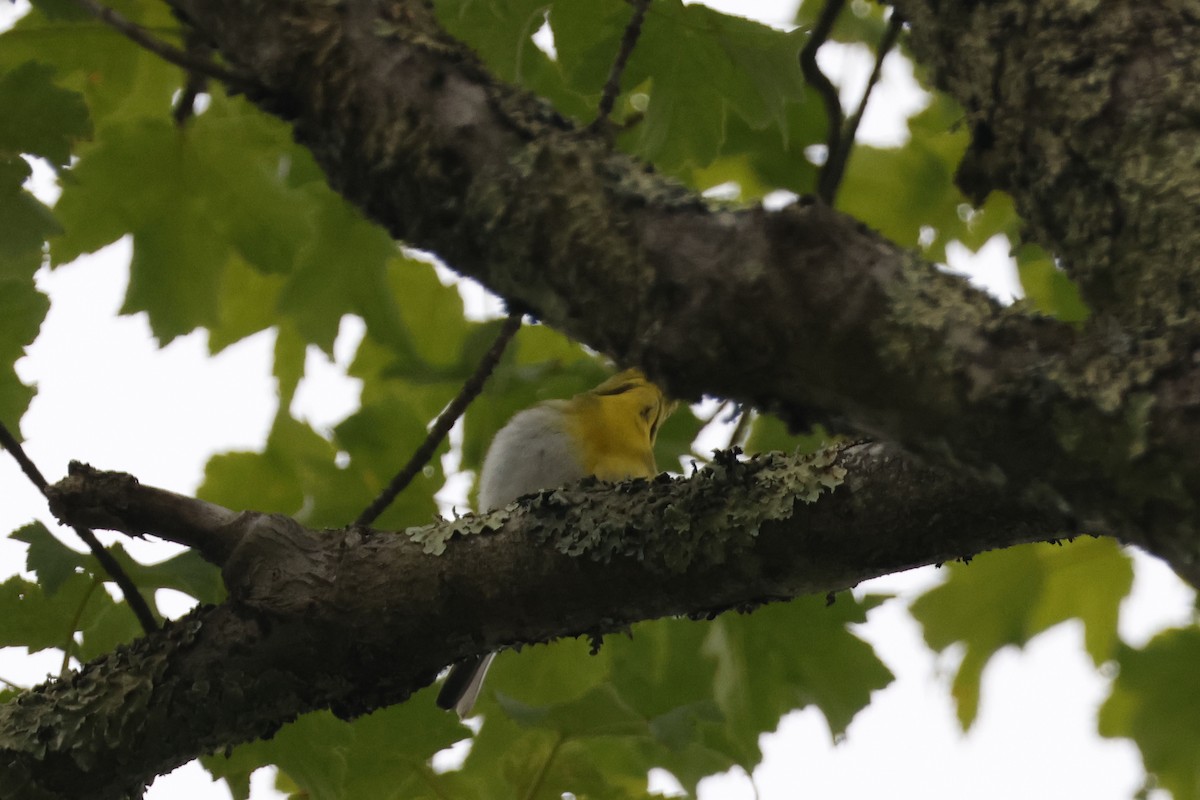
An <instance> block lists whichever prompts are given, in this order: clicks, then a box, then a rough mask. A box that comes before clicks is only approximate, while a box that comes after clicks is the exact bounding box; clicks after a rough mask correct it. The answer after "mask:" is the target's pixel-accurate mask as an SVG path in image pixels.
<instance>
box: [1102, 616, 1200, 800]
mask: <svg viewBox="0 0 1200 800" xmlns="http://www.w3.org/2000/svg"><path fill="white" fill-rule="evenodd" d="M1198 663H1200V629H1197V628H1195V627H1192V628H1183V629H1175V630H1168V631H1163V632H1162V633H1160V634H1158V635H1157V636H1155V637H1154V639H1152V640H1151V641H1150V643H1149V644H1147V645H1146V647H1145V648H1144V649H1142V650H1135V649H1132V648H1122V649H1121V650H1120V652H1119V653H1118V655H1117V664H1118V667H1119V669H1120V671H1119V672H1118V674H1117V678H1116V680H1115V681H1113V686H1112V693H1111V694H1110V695H1109V697H1108V699H1107V700H1106V701H1105V702H1104V705H1103V706H1102V707H1101V709H1100V720H1099V730H1100V735H1101V736H1106V737H1109V738H1117V737H1123V738H1127V739H1132V740H1133V741H1134V742H1135V743H1136V744H1137V746H1138V749H1139V750H1141V752H1142V760H1143V761H1144V762H1145V764H1146V769H1147V771H1149V772H1151V773H1152V774H1153V775H1154V776H1155V778H1156V779H1157V782H1158V785H1159V786H1161V787H1162V788H1164V789H1167V790H1168V791H1170V793H1171V796H1172V797H1174V798H1175V800H1197V798H1200V717H1198V716H1197V715H1196V708H1197V707H1200V673H1197V670H1196V664H1198Z"/></svg>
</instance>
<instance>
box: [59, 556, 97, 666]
mask: <svg viewBox="0 0 1200 800" xmlns="http://www.w3.org/2000/svg"><path fill="white" fill-rule="evenodd" d="M99 585H100V579H99V578H93V579H92V585H91V586H89V587H88V590H87V591H86V592H84V593H83V598H82V599H81V600H80V601H79V606H78V607H77V608H76V609H75V615H74V616H73V617H71V626H70V628H68V629H67V641H66V642H65V643H64V644H63V649H62V650H63V660H62V667H60V668H59V670H58V674H60V675H66V674H67V669H69V668H70V666H71V652H72V651H73V650H74V649H75V631H77V630H79V620H81V619H83V610H84V609H85V608H87V604H88V601H89V600H91V599H92V594H93V593H94V592H95V591H96V587H97V586H99Z"/></svg>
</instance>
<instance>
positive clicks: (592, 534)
mask: <svg viewBox="0 0 1200 800" xmlns="http://www.w3.org/2000/svg"><path fill="white" fill-rule="evenodd" d="M843 470H844V471H845V478H844V483H843V485H840V486H837V487H836V488H835V489H834V490H833V492H832V494H829V493H826V492H825V487H826V486H827V485H828V484H833V483H836V482H837V481H838V480H839V476H840V475H841V474H842V472H843ZM54 494H55V496H56V503H55V507H56V509H57V511H58V513H60V514H62V516H63V517H64V518H65V519H67V520H71V521H80V520H83V519H94V518H95V515H99V516H100V517H101V518H103V519H105V520H107V522H108V524H110V525H112V526H113V527H117V528H120V529H123V530H126V531H128V532H129V533H133V534H137V533H142V532H144V529H145V527H146V524H147V519H148V518H147V516H146V515H145V514H144V513H143V512H142V511H140V510H138V507H139V506H142V505H149V506H154V507H156V508H157V514H158V516H157V518H156V519H157V523H158V524H162V526H163V528H164V535H167V536H168V537H173V538H174V540H176V541H181V542H184V543H192V544H194V543H197V542H202V541H205V540H219V541H222V542H225V541H236V545H234V547H233V549H232V550H230V551H228V552H227V554H226V557H225V559H224V563H223V574H224V576H225V580H226V584H227V586H228V587H229V590H230V596H231V599H230V601H229V602H228V603H227V604H225V605H223V606H220V607H217V608H205V609H201V610H198V611H196V612H194V613H192V614H191V615H189V616H188V617H186V618H184V619H182V620H180V621H178V622H174V623H169V624H168V625H167V626H166V628H165V629H164V630H163V631H162V632H159V633H156V634H154V635H152V636H149V637H147V638H145V639H142V640H139V641H138V642H136V643H134V645H133V646H131V647H129V648H125V649H121V650H118V651H116V652H115V653H113V654H110V655H108V656H105V657H103V658H101V659H98V660H97V661H94V662H92V663H90V664H88V665H87V666H85V667H84V668H83V669H82V670H81V671H80V672H79V673H77V674H75V675H72V676H70V677H68V678H66V679H64V680H61V681H52V682H51V683H49V684H46V685H45V686H42V687H38V688H37V689H34V690H31V691H29V692H26V693H25V694H24V695H22V696H21V697H20V698H19V699H18V700H16V701H15V702H11V703H8V704H6V705H4V706H0V786H14V785H16V786H21V785H26V786H31V787H37V788H39V789H44V790H47V791H51V792H54V793H56V794H55V796H59V797H86V798H88V799H89V800H103V798H109V797H117V796H120V794H121V793H122V792H125V791H128V790H129V789H130V788H132V787H136V786H137V785H139V784H140V783H141V782H144V781H146V780H148V779H149V778H150V777H151V776H152V775H154V774H157V773H161V772H165V771H166V770H168V769H170V768H171V767H173V766H175V765H177V764H181V763H184V762H185V761H187V760H188V759H190V758H192V757H194V756H196V755H197V754H200V753H203V752H207V751H209V750H211V749H213V748H219V747H225V746H229V745H232V744H236V743H238V742H242V741H247V740H250V739H254V738H258V737H260V736H262V735H264V733H269V732H271V731H273V730H274V729H275V728H276V727H277V726H278V725H280V724H282V723H283V722H286V721H288V720H290V719H292V718H293V717H294V716H295V715H296V714H297V713H302V712H304V711H308V710H312V709H316V708H332V709H333V710H334V711H335V712H336V713H338V714H339V715H342V716H346V717H351V716H356V715H358V714H361V713H365V712H367V711H369V710H372V709H374V708H377V707H380V706H382V705H386V704H390V703H395V702H399V701H401V700H403V699H405V698H407V697H408V696H409V695H411V694H412V693H413V692H414V691H416V690H417V689H419V688H421V687H423V686H425V685H427V684H429V683H430V682H432V681H433V680H434V678H435V677H436V675H437V674H438V672H439V670H440V669H441V668H442V667H443V666H444V665H445V664H448V663H450V662H452V661H455V660H457V659H459V658H462V657H464V656H467V655H471V654H476V653H481V652H486V651H490V650H493V649H495V648H497V647H499V646H504V645H508V644H512V643H515V642H537V641H545V640H548V639H551V638H555V637H560V636H572V635H579V634H582V633H584V632H607V631H614V630H620V629H622V628H623V627H625V626H627V625H628V624H630V623H632V622H635V621H637V620H642V619H651V618H656V617H661V616H668V615H679V614H693V615H696V614H700V615H707V614H711V613H717V612H720V611H722V610H724V609H727V608H739V609H744V608H746V607H748V606H752V605H755V604H759V603H763V602H768V601H772V600H782V599H787V598H790V597H794V596H796V595H799V594H825V593H827V592H830V591H834V590H839V589H844V588H846V587H848V586H853V585H854V584H856V583H858V582H859V581H862V580H865V579H867V578H870V577H873V576H876V575H881V574H885V573H891V572H895V571H898V570H902V569H907V568H909V567H913V566H918V565H921V564H928V563H938V562H942V561H946V560H950V559H954V558H958V557H963V556H969V555H973V554H975V553H978V552H980V551H982V550H987V549H991V548H995V547H1004V546H1010V545H1013V544H1017V543H1021V542H1030V541H1038V540H1042V539H1046V538H1048V533H1050V532H1054V531H1059V532H1066V531H1069V530H1071V529H1072V528H1071V527H1070V526H1071V524H1072V523H1071V520H1070V519H1069V517H1068V516H1067V515H1065V514H1063V513H1062V512H1061V511H1058V510H1056V509H1054V508H1050V507H1042V506H1038V505H1023V504H1021V503H1015V502H1013V499H1012V497H1011V495H1010V494H1009V492H1008V491H1007V490H1006V489H1005V488H1004V487H1002V486H997V485H994V484H991V483H987V482H979V481H976V480H973V479H970V478H969V477H967V476H965V475H964V474H963V473H961V472H958V473H955V472H945V471H939V470H935V469H931V468H929V467H926V466H923V465H921V464H919V463H917V462H915V461H914V460H912V459H911V458H909V457H907V456H905V455H904V454H902V453H900V452H898V451H897V450H895V449H894V448H890V447H886V446H883V445H858V446H852V447H848V448H844V449H842V450H839V451H836V453H834V452H822V453H818V454H816V455H814V456H808V457H792V458H786V457H783V456H781V455H779V454H773V455H770V456H766V457H761V458H756V459H753V460H751V461H749V462H745V463H741V462H738V461H736V460H735V459H733V458H732V457H731V456H729V455H726V456H723V457H719V458H717V459H716V460H715V461H714V465H713V467H712V468H711V469H706V470H704V471H702V472H700V473H699V474H697V475H695V476H692V477H691V478H688V479H675V480H671V479H667V478H665V476H664V477H660V478H658V479H655V480H654V481H649V482H648V481H631V482H626V483H623V484H619V485H616V486H612V485H609V484H601V483H598V482H596V481H590V482H584V483H583V484H581V485H579V486H575V487H568V488H565V489H561V490H557V491H548V492H543V493H541V494H539V495H536V496H533V497H531V498H525V499H524V500H523V501H522V502H520V503H519V504H516V505H512V506H509V507H507V508H505V509H501V510H499V511H496V512H492V513H490V514H488V515H486V516H469V517H464V518H462V519H459V520H453V521H448V522H443V523H439V524H437V525H430V526H425V527H423V528H415V529H410V530H409V531H407V532H405V533H400V534H395V533H386V532H380V531H370V530H364V529H360V528H348V529H345V530H341V531H314V530H309V529H306V528H304V527H302V526H301V525H299V524H298V523H296V522H295V521H293V520H291V519H289V518H287V517H282V516H279V515H267V514H256V513H245V514H240V515H239V514H234V513H233V512H232V511H229V510H226V509H219V508H217V507H213V506H212V505H211V504H209V503H204V502H201V501H195V500H190V501H189V500H188V499H187V498H180V497H179V496H177V495H170V493H167V492H162V490H159V489H153V488H150V487H144V486H141V485H140V484H138V483H137V482H136V481H133V480H132V479H129V478H128V477H127V476H120V475H114V474H110V473H95V472H87V471H83V470H76V471H75V473H74V474H73V475H72V477H71V478H68V479H67V480H66V481H64V482H63V483H61V484H59V485H57V486H56V487H55V488H54ZM797 495H808V496H809V498H810V499H811V500H815V502H804V501H802V500H798V499H796V498H797ZM164 497H170V498H171V499H170V501H169V502H164V501H163V498H164ZM714 503H716V504H717V505H718V506H719V507H720V508H721V510H722V513H720V514H718V513H714V507H713V504H714ZM189 505H191V506H193V507H190V508H189ZM667 506H670V508H671V509H672V510H671V513H670V514H665V513H663V509H664V508H666V507H667ZM714 520H721V522H720V523H718V524H714ZM181 531H183V532H185V533H183V534H180V533H179V532H181ZM1059 535H1063V533H1060V534H1059ZM217 549H219V548H216V547H209V548H208V550H209V551H210V552H214V551H216V550H217ZM439 552H440V555H435V554H436V553H439ZM396 575H404V576H406V579H405V580H403V581H397V580H395V576H396ZM483 596H486V597H488V598H490V600H491V601H490V602H480V601H479V599H480V598H481V597H483ZM468 608H469V609H471V610H470V613H464V611H465V610H466V609H468ZM230 697H237V698H238V700H237V702H227V701H226V700H224V699H223V698H230ZM168 709H169V712H168ZM51 716H52V717H53V725H54V727H55V728H56V729H58V730H63V731H71V732H72V733H71V735H64V736H56V737H53V738H52V739H50V740H49V741H47V740H46V737H44V736H41V735H39V733H38V731H40V730H43V727H44V726H45V725H47V724H50V723H49V722H47V720H48V719H50V717H51ZM181 716H182V717H186V718H187V719H189V721H190V722H189V725H188V726H180V725H178V724H177V720H178V719H179V718H180V717H181ZM101 731H103V732H104V735H101V734H100V732H101ZM118 747H119V748H120V752H121V758H116V757H115V753H114V752H113V751H112V749H111V748H118ZM17 781H26V782H27V783H25V784H21V783H19V782H17Z"/></svg>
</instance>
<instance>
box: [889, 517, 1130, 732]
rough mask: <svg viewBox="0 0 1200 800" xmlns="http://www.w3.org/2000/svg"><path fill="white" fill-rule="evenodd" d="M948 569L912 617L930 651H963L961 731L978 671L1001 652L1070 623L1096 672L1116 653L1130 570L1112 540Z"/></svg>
mask: <svg viewBox="0 0 1200 800" xmlns="http://www.w3.org/2000/svg"><path fill="white" fill-rule="evenodd" d="M946 570H947V571H948V573H949V576H948V578H947V580H946V582H945V583H943V584H942V585H941V586H938V587H936V588H934V589H931V590H930V591H929V592H927V593H926V594H925V595H923V596H922V597H920V598H918V599H917V600H916V601H915V602H914V603H913V605H912V614H913V618H914V619H916V620H917V622H919V623H920V624H921V626H922V627H923V629H924V633H925V641H926V643H927V644H928V645H929V646H930V647H931V648H933V649H934V650H937V651H939V652H940V651H941V650H944V649H946V648H947V647H949V646H950V645H951V644H954V643H956V642H962V643H963V644H964V645H965V648H966V652H965V653H964V656H963V661H962V664H961V665H960V666H959V668H958V673H957V674H956V675H955V678H954V685H953V688H952V692H953V695H954V698H955V700H956V701H957V703H958V718H959V722H960V723H961V724H962V726H963V728H964V729H966V728H968V727H970V725H971V723H972V722H973V721H974V720H975V716H976V714H977V712H978V708H979V690H980V685H981V683H982V678H983V669H984V667H985V666H987V663H988V661H989V660H990V659H991V657H992V656H993V655H995V653H996V652H997V651H998V650H1000V649H1001V648H1002V647H1005V646H1007V645H1016V646H1018V647H1022V646H1024V645H1025V643H1027V642H1028V641H1029V640H1030V639H1032V638H1033V637H1034V636H1036V635H1038V634H1039V633H1041V632H1043V631H1045V630H1048V629H1049V628H1052V627H1053V626H1055V625H1057V624H1059V623H1060V622H1064V621H1066V620H1068V619H1074V618H1078V619H1080V620H1081V621H1082V622H1083V624H1084V631H1085V644H1086V647H1087V650H1088V653H1089V654H1090V655H1091V657H1092V660H1093V661H1094V662H1095V663H1096V664H1097V665H1098V664H1101V663H1102V662H1104V661H1105V660H1107V659H1109V658H1111V657H1112V655H1113V653H1114V651H1115V649H1116V647H1117V644H1118V641H1119V640H1118V638H1117V620H1118V611H1119V607H1120V603H1121V600H1122V599H1123V598H1124V597H1125V596H1126V595H1127V594H1129V589H1130V587H1131V586H1132V584H1133V568H1132V566H1131V564H1130V561H1129V557H1128V556H1126V555H1125V554H1124V553H1123V552H1122V551H1121V549H1120V547H1119V546H1118V545H1117V544H1116V543H1114V542H1113V541H1112V540H1110V539H1082V540H1079V541H1076V542H1074V543H1072V544H1070V545H1069V546H1065V547H1058V546H1055V545H1049V544H1034V545H1026V546H1024V547H1015V548H1010V549H1007V550H999V551H994V552H989V553H985V554H983V555H981V556H979V557H977V558H975V559H973V560H972V562H971V564H969V565H962V564H951V565H949V566H947V567H946Z"/></svg>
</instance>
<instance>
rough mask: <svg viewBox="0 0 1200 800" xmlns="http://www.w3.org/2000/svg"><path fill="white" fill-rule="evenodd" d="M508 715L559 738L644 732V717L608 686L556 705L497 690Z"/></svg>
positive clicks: (514, 719)
mask: <svg viewBox="0 0 1200 800" xmlns="http://www.w3.org/2000/svg"><path fill="white" fill-rule="evenodd" d="M496 699H497V702H498V703H499V704H500V707H501V708H502V709H503V710H504V713H505V714H507V715H508V717H509V718H510V719H511V720H513V721H514V722H516V723H517V724H518V725H521V726H522V727H526V728H543V729H545V730H549V731H553V732H554V733H556V734H558V735H559V736H560V737H563V738H572V739H577V738H581V737H590V736H631V735H643V736H644V735H646V734H647V733H649V727H648V726H647V724H646V720H645V719H644V718H643V717H642V716H640V715H639V714H637V713H636V712H634V711H633V710H632V709H631V708H629V707H628V706H626V705H625V704H624V703H623V702H622V700H621V697H620V695H618V694H617V692H616V691H615V690H614V689H613V687H611V686H607V685H602V686H597V687H595V688H594V689H592V690H590V691H588V692H587V693H586V694H584V695H583V696H581V697H580V698H579V699H577V700H574V701H571V702H568V703H561V704H559V705H556V706H531V705H527V704H525V703H522V702H521V701H519V700H516V699H514V698H511V697H508V696H506V695H504V694H501V693H497V695H496Z"/></svg>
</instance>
